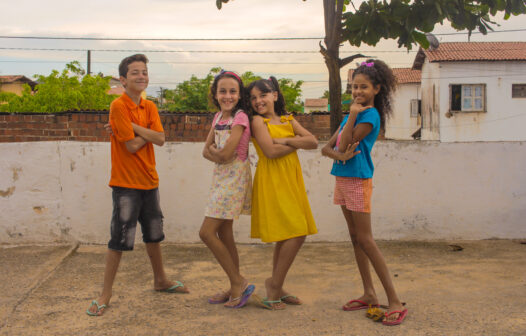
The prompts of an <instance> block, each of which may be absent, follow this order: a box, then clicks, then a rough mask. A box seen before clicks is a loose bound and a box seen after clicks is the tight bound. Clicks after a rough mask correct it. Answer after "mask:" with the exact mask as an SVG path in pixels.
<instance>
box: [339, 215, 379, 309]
mask: <svg viewBox="0 0 526 336" xmlns="http://www.w3.org/2000/svg"><path fill="white" fill-rule="evenodd" d="M342 212H343V216H344V217H345V221H346V222H347V227H348V229H349V235H350V236H351V242H352V246H353V249H354V257H355V258H356V264H357V265H358V270H359V271H360V277H361V278H362V285H363V295H362V296H361V297H359V298H358V300H361V301H364V302H367V303H368V304H378V298H377V296H376V291H375V290H374V285H373V279H372V277H371V271H370V269H369V258H367V255H366V254H365V252H364V251H363V250H362V248H361V247H360V244H358V242H357V240H356V228H355V226H354V222H353V219H352V213H351V211H350V210H348V209H347V208H346V207H345V206H344V205H342ZM356 306H360V303H357V302H356V303H352V304H345V307H348V308H352V307H356Z"/></svg>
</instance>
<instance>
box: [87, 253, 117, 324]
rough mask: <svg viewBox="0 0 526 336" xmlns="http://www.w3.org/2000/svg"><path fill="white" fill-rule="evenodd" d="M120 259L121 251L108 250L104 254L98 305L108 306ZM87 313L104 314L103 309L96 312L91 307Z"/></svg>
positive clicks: (93, 307) (94, 308)
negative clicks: (101, 285) (102, 278)
mask: <svg viewBox="0 0 526 336" xmlns="http://www.w3.org/2000/svg"><path fill="white" fill-rule="evenodd" d="M121 257H122V251H115V250H110V249H108V251H107V252H106V267H105V269H104V285H103V287H102V293H101V294H100V296H99V298H98V299H97V302H98V303H99V305H108V304H109V303H110V299H111V295H112V288H113V282H114V281H115V276H116V275H117V270H118V269H119V264H120V261H121ZM89 311H90V312H92V313H94V314H95V313H97V315H102V314H103V313H104V308H101V309H100V310H99V311H98V312H97V307H95V306H94V305H92V306H91V307H90V308H89Z"/></svg>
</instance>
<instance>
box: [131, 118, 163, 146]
mask: <svg viewBox="0 0 526 336" xmlns="http://www.w3.org/2000/svg"><path fill="white" fill-rule="evenodd" d="M132 127H133V131H134V132H135V134H137V135H138V136H140V137H141V138H143V139H144V140H146V141H147V142H151V143H153V144H156V145H157V146H162V145H164V141H165V135H164V132H156V131H154V130H151V129H149V128H146V127H142V126H139V125H137V124H134V123H132Z"/></svg>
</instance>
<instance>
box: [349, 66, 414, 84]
mask: <svg viewBox="0 0 526 336" xmlns="http://www.w3.org/2000/svg"><path fill="white" fill-rule="evenodd" d="M392 70H393V74H394V75H395V77H396V81H397V83H398V84H411V83H415V84H418V83H420V79H421V78H422V71H420V70H413V69H411V68H392ZM353 72H354V69H349V74H348V83H351V82H352V74H353Z"/></svg>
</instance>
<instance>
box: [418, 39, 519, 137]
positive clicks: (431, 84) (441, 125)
mask: <svg viewBox="0 0 526 336" xmlns="http://www.w3.org/2000/svg"><path fill="white" fill-rule="evenodd" d="M413 69H414V70H421V71H422V81H421V99H422V102H421V112H422V134H421V135H422V140H440V141H441V142H471V141H525V140H526V42H446V43H441V44H440V46H439V47H438V48H437V49H434V50H423V49H420V50H419V51H418V53H417V55H416V57H415V60H414V63H413Z"/></svg>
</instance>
